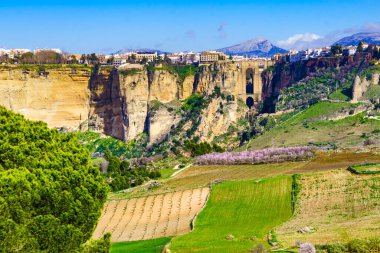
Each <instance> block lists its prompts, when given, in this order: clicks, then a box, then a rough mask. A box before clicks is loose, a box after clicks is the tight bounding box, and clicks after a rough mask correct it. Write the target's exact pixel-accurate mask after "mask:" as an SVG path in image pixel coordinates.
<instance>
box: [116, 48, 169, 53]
mask: <svg viewBox="0 0 380 253" xmlns="http://www.w3.org/2000/svg"><path fill="white" fill-rule="evenodd" d="M129 52H141V53H155V52H157V54H170V52H166V51H161V50H157V49H152V48H140V49H127V48H126V49H121V50H119V51H117V52H115V53H114V54H125V53H129Z"/></svg>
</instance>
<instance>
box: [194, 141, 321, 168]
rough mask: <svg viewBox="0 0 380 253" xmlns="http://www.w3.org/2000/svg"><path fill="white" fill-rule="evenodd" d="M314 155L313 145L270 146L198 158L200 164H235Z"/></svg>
mask: <svg viewBox="0 0 380 253" xmlns="http://www.w3.org/2000/svg"><path fill="white" fill-rule="evenodd" d="M313 156H314V152H313V150H312V148H311V147H308V146H304V147H290V148H269V149H263V150H248V151H242V152H224V153H211V154H205V155H202V156H199V157H197V158H196V162H197V163H198V164H204V165H214V164H223V165H233V164H260V163H279V162H284V161H299V160H305V159H309V158H311V157H313Z"/></svg>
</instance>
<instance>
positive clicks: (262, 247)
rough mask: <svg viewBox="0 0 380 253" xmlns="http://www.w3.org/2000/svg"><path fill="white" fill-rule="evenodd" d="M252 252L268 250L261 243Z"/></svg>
mask: <svg viewBox="0 0 380 253" xmlns="http://www.w3.org/2000/svg"><path fill="white" fill-rule="evenodd" d="M250 252H251V253H265V252H267V251H266V249H265V247H264V245H262V244H259V245H257V246H256V247H254V248H253V249H251V251H250Z"/></svg>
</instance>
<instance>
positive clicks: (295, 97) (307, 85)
mask: <svg viewBox="0 0 380 253" xmlns="http://www.w3.org/2000/svg"><path fill="white" fill-rule="evenodd" d="M354 78H355V75H354V72H350V73H345V74H344V75H342V74H341V73H340V72H339V71H337V70H330V71H327V72H324V71H320V72H315V73H310V74H309V75H308V76H307V77H306V78H304V79H302V80H300V81H299V82H297V83H296V84H294V85H292V86H291V87H289V88H286V89H284V90H282V91H281V94H280V95H279V97H278V101H277V103H276V111H281V110H288V109H303V108H307V107H309V106H311V105H313V104H315V103H317V102H318V101H320V100H321V99H323V98H328V96H329V95H330V94H332V93H334V92H336V93H335V94H336V95H335V94H333V95H332V98H331V99H334V98H337V97H336V96H337V95H338V92H339V90H342V91H343V90H344V92H345V93H344V94H342V95H345V96H347V95H349V94H347V92H348V91H349V89H350V87H351V86H352V83H353V80H354ZM337 91H338V92H337ZM342 95H340V94H339V97H338V98H339V99H341V98H342ZM330 96H331V95H330ZM345 99H346V98H345Z"/></svg>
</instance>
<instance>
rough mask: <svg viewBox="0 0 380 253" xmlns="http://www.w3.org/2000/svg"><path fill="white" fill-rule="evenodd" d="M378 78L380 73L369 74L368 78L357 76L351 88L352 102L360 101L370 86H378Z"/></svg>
mask: <svg viewBox="0 0 380 253" xmlns="http://www.w3.org/2000/svg"><path fill="white" fill-rule="evenodd" d="M379 77H380V72H375V73H371V74H369V75H368V76H365V77H362V78H360V76H359V75H357V76H356V77H355V81H354V84H353V87H352V102H354V103H356V102H358V101H359V100H361V98H362V96H363V95H364V93H365V92H366V91H367V90H368V88H369V87H370V86H371V85H378V84H379Z"/></svg>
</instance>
